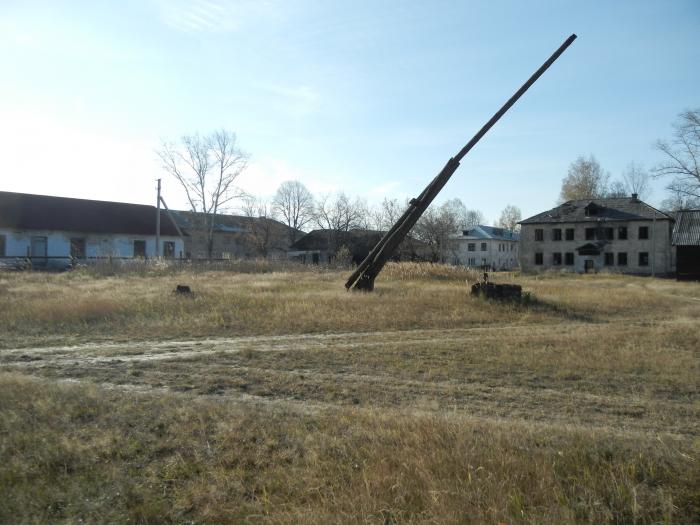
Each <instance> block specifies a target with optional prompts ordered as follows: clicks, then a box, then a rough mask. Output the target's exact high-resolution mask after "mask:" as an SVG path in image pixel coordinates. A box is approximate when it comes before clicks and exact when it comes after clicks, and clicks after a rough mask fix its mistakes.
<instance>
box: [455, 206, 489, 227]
mask: <svg viewBox="0 0 700 525" xmlns="http://www.w3.org/2000/svg"><path fill="white" fill-rule="evenodd" d="M485 222H486V217H484V214H483V213H481V212H480V211H479V210H467V213H466V220H465V221H464V224H462V225H459V226H460V228H461V227H466V228H473V227H474V226H478V225H479V224H484V223H485Z"/></svg>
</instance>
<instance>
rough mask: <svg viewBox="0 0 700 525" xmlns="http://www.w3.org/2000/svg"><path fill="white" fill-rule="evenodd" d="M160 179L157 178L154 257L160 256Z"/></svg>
mask: <svg viewBox="0 0 700 525" xmlns="http://www.w3.org/2000/svg"><path fill="white" fill-rule="evenodd" d="M160 201H161V198H160V179H158V200H157V205H156V257H160Z"/></svg>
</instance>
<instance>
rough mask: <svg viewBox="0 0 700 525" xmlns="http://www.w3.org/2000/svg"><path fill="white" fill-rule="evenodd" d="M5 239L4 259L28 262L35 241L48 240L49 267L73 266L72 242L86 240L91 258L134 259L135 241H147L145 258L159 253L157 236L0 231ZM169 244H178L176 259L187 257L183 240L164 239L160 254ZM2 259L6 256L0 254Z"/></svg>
mask: <svg viewBox="0 0 700 525" xmlns="http://www.w3.org/2000/svg"><path fill="white" fill-rule="evenodd" d="M0 235H3V236H4V237H5V254H4V257H5V258H15V257H17V258H25V257H27V256H31V255H32V253H31V244H32V237H46V255H47V257H48V258H49V259H48V261H47V266H49V267H52V266H55V267H60V266H66V265H67V264H68V263H70V253H71V239H72V238H79V239H85V255H86V257H87V258H88V259H90V258H98V257H99V258H102V257H120V258H131V257H133V256H134V241H137V240H142V241H146V256H147V257H154V256H155V253H156V238H155V235H124V234H94V233H81V232H63V231H50V230H24V231H14V230H9V229H6V228H0ZM166 242H174V243H175V257H179V256H180V254H183V255H184V245H183V242H182V239H181V238H180V237H172V236H165V235H164V236H161V254H163V245H164V243H166ZM0 256H3V254H0Z"/></svg>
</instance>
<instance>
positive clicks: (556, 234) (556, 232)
mask: <svg viewBox="0 0 700 525" xmlns="http://www.w3.org/2000/svg"><path fill="white" fill-rule="evenodd" d="M552 240H553V241H561V228H554V229H553V230H552Z"/></svg>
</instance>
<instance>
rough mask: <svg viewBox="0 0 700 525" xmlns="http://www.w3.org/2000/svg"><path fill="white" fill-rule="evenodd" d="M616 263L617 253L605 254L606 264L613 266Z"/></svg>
mask: <svg viewBox="0 0 700 525" xmlns="http://www.w3.org/2000/svg"><path fill="white" fill-rule="evenodd" d="M613 264H615V254H614V253H610V252H608V253H606V254H605V266H612V265H613Z"/></svg>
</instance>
